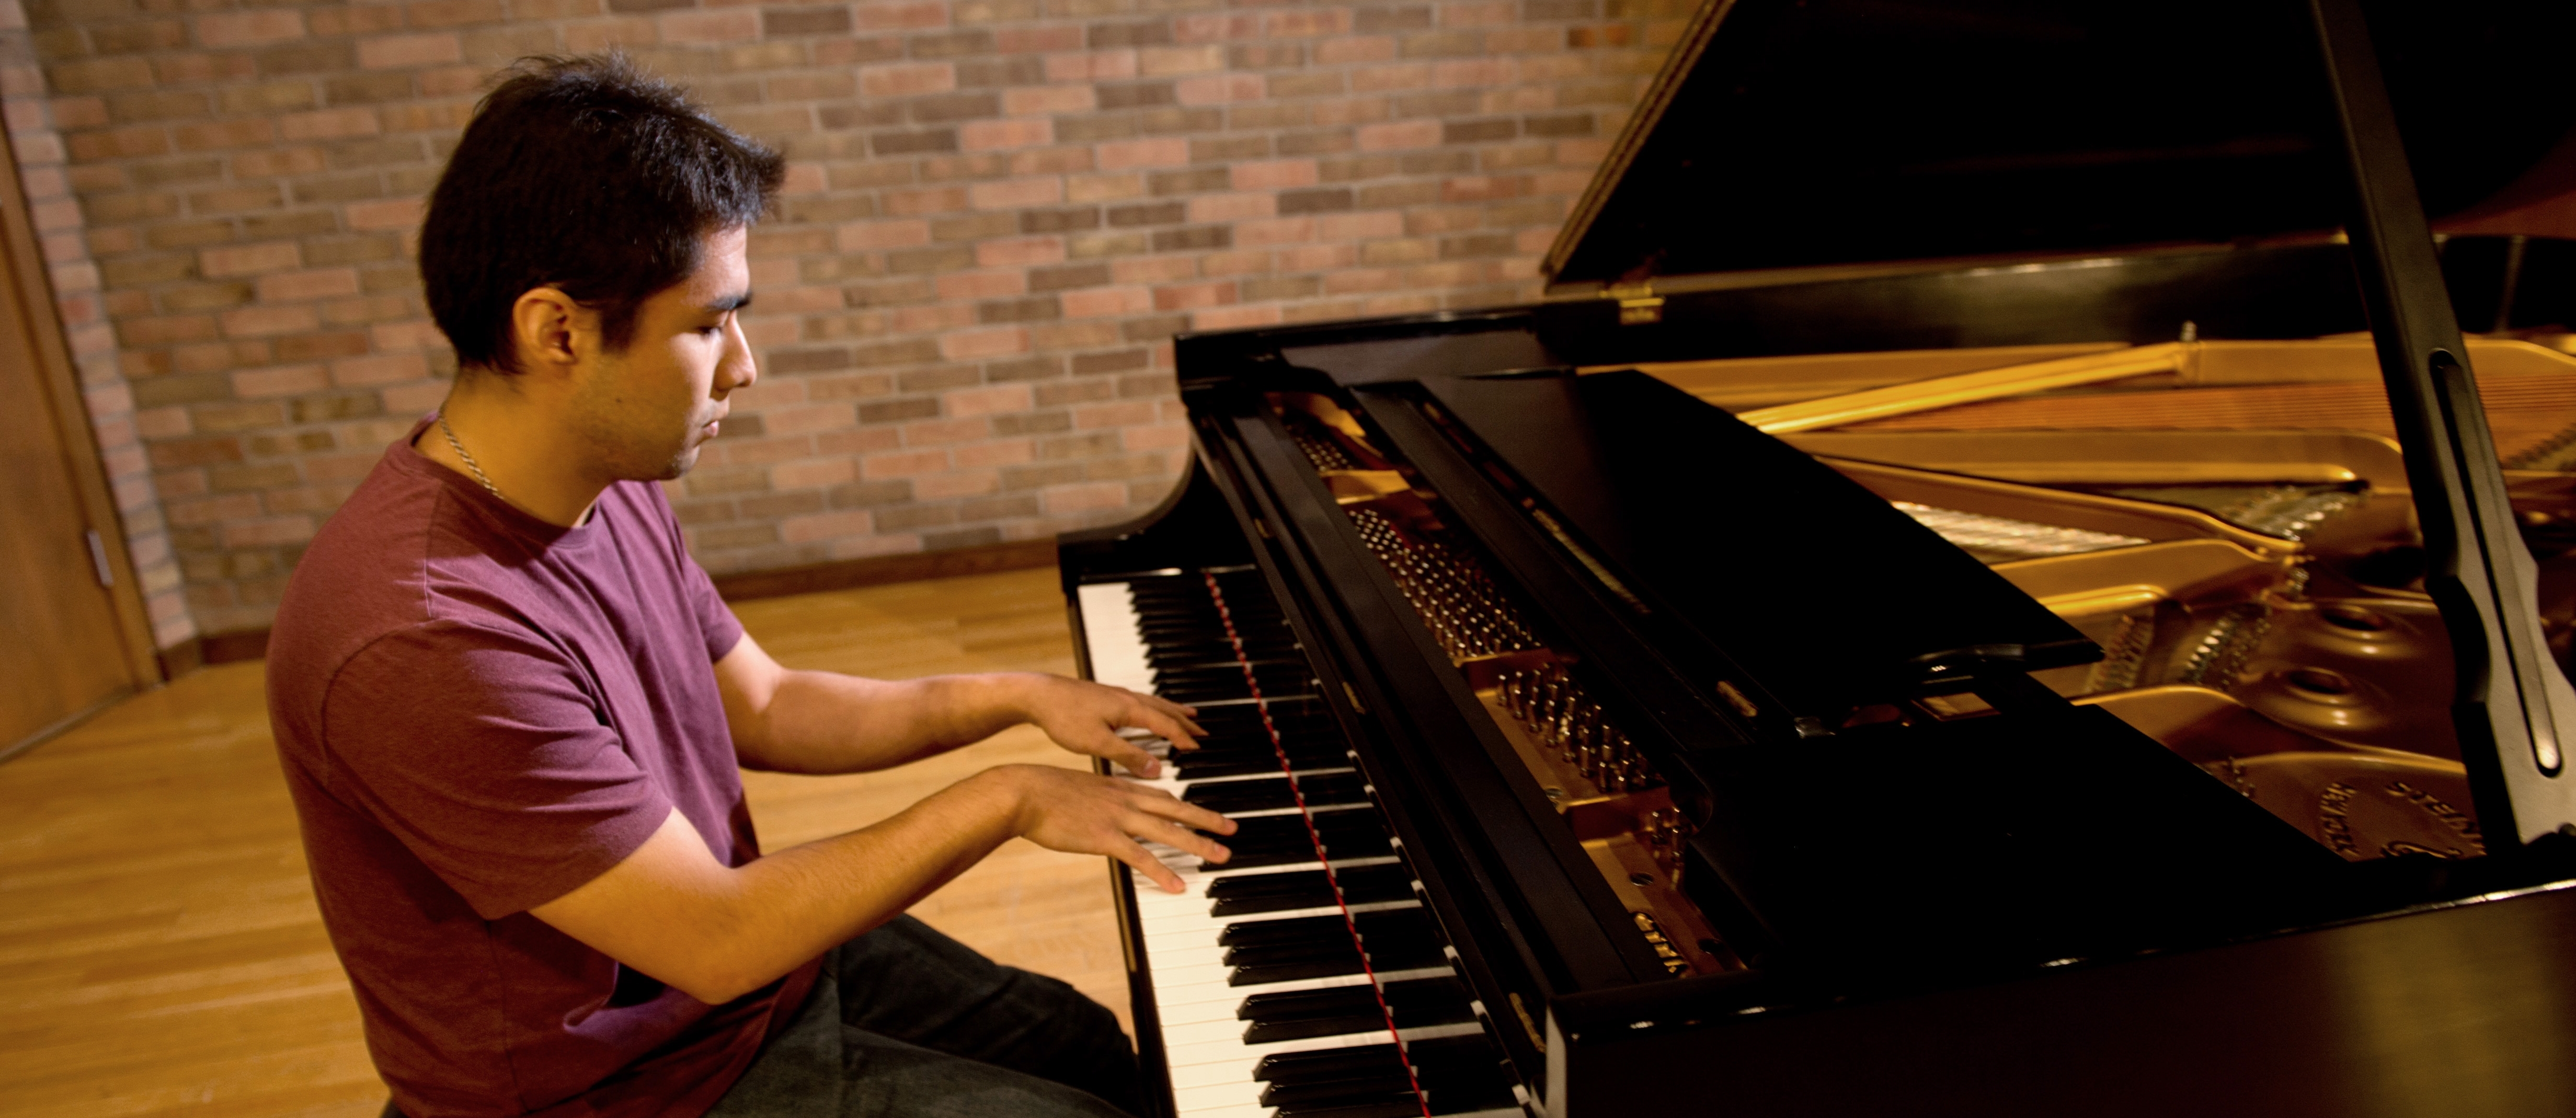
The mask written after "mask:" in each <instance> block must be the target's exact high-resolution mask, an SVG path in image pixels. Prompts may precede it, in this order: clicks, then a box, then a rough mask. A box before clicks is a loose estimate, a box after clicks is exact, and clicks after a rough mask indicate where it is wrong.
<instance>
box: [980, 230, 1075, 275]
mask: <svg viewBox="0 0 2576 1118" xmlns="http://www.w3.org/2000/svg"><path fill="white" fill-rule="evenodd" d="M1063 262H1064V239H1063V238H1061V237H1019V238H1014V239H1010V240H1000V241H985V242H982V243H980V244H978V245H976V246H975V263H977V264H978V265H981V266H983V267H986V268H1025V267H1029V266H1031V265H1036V264H1061V263H1063Z"/></svg>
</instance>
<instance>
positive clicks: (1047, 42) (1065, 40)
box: [993, 24, 1082, 54]
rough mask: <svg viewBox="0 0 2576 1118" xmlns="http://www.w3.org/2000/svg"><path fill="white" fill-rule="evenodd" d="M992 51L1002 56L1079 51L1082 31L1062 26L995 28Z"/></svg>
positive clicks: (1077, 28)
mask: <svg viewBox="0 0 2576 1118" xmlns="http://www.w3.org/2000/svg"><path fill="white" fill-rule="evenodd" d="M993 49H994V50H996V51H999V52H1001V53H1003V54H1037V53H1041V52H1045V51H1065V50H1080V49H1082V29H1081V28H1079V27H1074V26H1070V25H1064V24H1058V25H1055V26H1049V27H997V28H994V29H993Z"/></svg>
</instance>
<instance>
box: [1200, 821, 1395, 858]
mask: <svg viewBox="0 0 2576 1118" xmlns="http://www.w3.org/2000/svg"><path fill="white" fill-rule="evenodd" d="M1309 819H1311V820H1313V821H1314V825H1315V833H1314V834H1313V835H1309V834H1308V833H1307V829H1306V823H1307V820H1309ZM1318 838H1320V839H1321V840H1322V842H1323V846H1324V853H1325V857H1326V859H1327V860H1331V861H1341V860H1345V859H1351V858H1371V857H1378V856H1382V855H1385V854H1388V853H1390V852H1392V851H1393V849H1394V847H1393V846H1392V845H1391V844H1390V843H1389V842H1388V841H1387V835H1386V827H1385V826H1384V825H1383V824H1381V823H1380V822H1379V821H1378V818H1377V813H1376V812H1375V811H1372V810H1370V809H1367V808H1351V809H1344V810H1341V811H1321V812H1316V813H1315V814H1313V815H1311V816H1309V815H1265V816H1258V817H1255V818H1251V819H1242V820H1237V821H1236V830H1235V832H1234V833H1233V834H1230V835H1224V836H1220V841H1222V842H1224V843H1225V845H1226V849H1228V850H1231V851H1233V853H1234V857H1232V858H1231V859H1228V860H1227V861H1226V863H1225V865H1226V866H1227V867H1231V868H1236V869H1246V868H1251V867H1255V866H1284V865H1292V864H1294V863H1297V862H1311V861H1314V860H1315V842H1316V840H1317V839H1318Z"/></svg>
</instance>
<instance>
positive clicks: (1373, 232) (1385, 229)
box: [1315, 210, 1404, 241]
mask: <svg viewBox="0 0 2576 1118" xmlns="http://www.w3.org/2000/svg"><path fill="white" fill-rule="evenodd" d="M1403 235H1404V215H1403V214H1400V213H1396V212H1394V211H1392V210H1370V211H1365V212H1361V213H1341V214H1325V215H1323V216H1321V217H1318V218H1316V219H1315V236H1317V237H1319V238H1322V239H1324V240H1327V241H1350V240H1367V239H1369V238H1372V237H1401V236H1403Z"/></svg>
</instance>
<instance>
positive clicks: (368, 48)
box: [358, 33, 465, 70]
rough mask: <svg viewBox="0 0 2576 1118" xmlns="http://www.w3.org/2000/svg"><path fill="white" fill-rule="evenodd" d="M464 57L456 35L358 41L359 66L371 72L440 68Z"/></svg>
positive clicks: (397, 37) (399, 36)
mask: <svg viewBox="0 0 2576 1118" xmlns="http://www.w3.org/2000/svg"><path fill="white" fill-rule="evenodd" d="M464 58H465V51H464V48H463V46H462V45H461V44H460V43H459V42H458V40H457V38H456V36H455V35H454V34H452V33H451V34H440V35H388V36H385V37H383V38H380V39H361V40H359V41H358V65H360V66H363V67H366V68H367V69H370V70H392V69H399V68H405V67H413V66H438V65H444V64H447V63H452V62H461V61H464Z"/></svg>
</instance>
